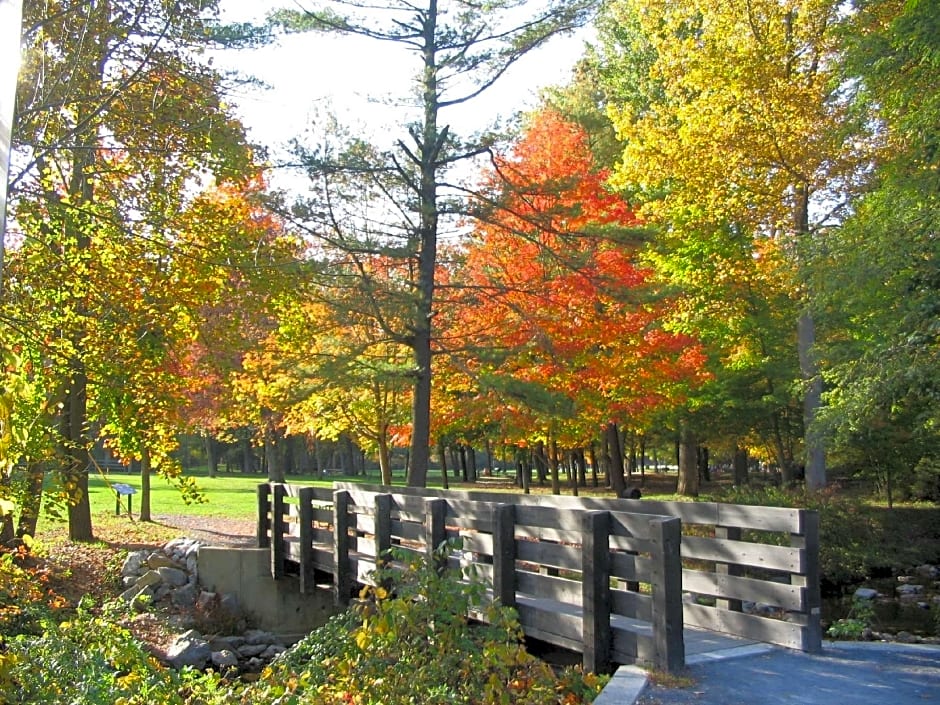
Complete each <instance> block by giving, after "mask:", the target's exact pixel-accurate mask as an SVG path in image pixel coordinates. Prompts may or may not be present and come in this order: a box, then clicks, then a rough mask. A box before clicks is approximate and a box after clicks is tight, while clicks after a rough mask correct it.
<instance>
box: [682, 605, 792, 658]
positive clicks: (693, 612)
mask: <svg viewBox="0 0 940 705" xmlns="http://www.w3.org/2000/svg"><path fill="white" fill-rule="evenodd" d="M682 612H683V616H684V618H685V623H686V625H691V626H694V627H702V628H704V629H711V630H712V631H716V632H722V633H724V634H734V635H735V636H740V637H743V638H745V639H753V640H754V641H763V642H766V643H768V644H777V645H779V646H785V647H787V648H789V649H801V648H802V645H803V636H802V632H803V629H804V628H803V627H802V626H800V625H799V624H793V623H792V622H785V621H783V620H781V619H769V618H766V617H759V616H757V615H751V614H744V613H743V612H732V611H730V610H725V609H720V608H717V607H707V606H705V605H697V604H693V603H690V602H686V603H684V604H683V605H682Z"/></svg>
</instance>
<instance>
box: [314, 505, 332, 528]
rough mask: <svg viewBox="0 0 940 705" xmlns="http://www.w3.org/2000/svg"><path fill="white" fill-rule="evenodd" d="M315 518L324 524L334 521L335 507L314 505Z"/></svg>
mask: <svg viewBox="0 0 940 705" xmlns="http://www.w3.org/2000/svg"><path fill="white" fill-rule="evenodd" d="M312 518H313V520H314V521H316V522H322V523H324V524H332V523H333V507H319V508H318V507H314V509H313V517H312Z"/></svg>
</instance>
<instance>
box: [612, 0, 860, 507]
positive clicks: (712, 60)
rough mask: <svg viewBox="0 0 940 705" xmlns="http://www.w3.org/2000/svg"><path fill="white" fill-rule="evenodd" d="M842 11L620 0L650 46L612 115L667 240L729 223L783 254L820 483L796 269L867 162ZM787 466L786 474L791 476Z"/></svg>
mask: <svg viewBox="0 0 940 705" xmlns="http://www.w3.org/2000/svg"><path fill="white" fill-rule="evenodd" d="M843 5H844V3H840V2H838V1H837V0H749V1H748V2H742V1H740V0H686V1H684V2H681V3H679V2H674V1H673V0H621V2H619V3H617V11H618V12H620V13H625V15H626V16H629V17H630V18H631V21H632V22H634V23H635V25H636V27H637V28H638V31H639V32H641V33H642V35H643V38H644V42H645V46H647V47H648V48H649V49H650V54H651V56H652V60H651V62H650V64H649V78H650V79H651V81H650V85H653V86H655V90H651V91H650V92H649V95H648V96H646V99H645V100H643V101H635V100H634V101H630V102H629V104H626V101H625V104H624V105H615V106H613V107H612V109H611V118H612V120H613V122H614V125H615V127H616V128H617V130H618V133H619V136H620V138H621V140H622V141H623V142H624V145H625V146H624V150H623V154H622V159H621V162H620V164H619V165H618V168H617V171H616V173H615V176H614V180H615V182H616V183H617V184H618V185H619V186H621V187H623V188H627V189H630V190H633V191H635V192H639V193H641V194H642V195H643V200H644V201H645V206H644V207H643V208H642V210H641V213H642V215H644V216H645V217H647V218H649V219H650V220H651V221H654V222H658V223H661V224H666V225H668V228H667V229H668V230H669V231H670V234H671V236H673V237H678V238H693V237H695V236H696V233H697V232H702V231H714V228H715V226H717V225H721V224H726V223H734V224H736V225H738V226H740V227H743V228H745V229H746V230H748V231H749V232H751V233H753V234H754V235H755V237H757V238H769V239H771V240H773V241H774V243H775V245H776V247H777V248H779V249H780V250H781V251H783V252H785V253H787V256H788V259H789V261H790V264H791V273H792V274H793V281H792V283H791V287H792V292H791V296H792V297H794V299H795V300H796V302H797V308H798V311H799V314H798V325H797V332H798V335H797V338H798V347H799V357H800V371H801V376H802V379H803V385H804V386H803V396H804V425H805V428H806V439H805V441H806V442H805V458H806V483H807V486H808V487H810V488H815V487H819V486H821V485H823V484H824V483H825V452H824V446H823V443H822V440H821V438H820V437H819V435H818V433H816V432H815V428H814V419H815V417H816V414H817V410H818V408H819V405H820V403H821V392H822V382H821V377H820V374H819V370H818V365H817V363H816V360H815V357H814V352H813V349H814V344H815V323H814V318H813V313H812V306H811V296H810V292H808V291H807V290H806V287H805V286H802V285H800V283H799V282H800V276H799V275H800V266H801V261H803V259H804V258H805V257H806V255H807V254H808V253H809V252H810V251H811V248H812V247H813V246H814V242H815V241H816V239H817V237H818V236H819V235H820V234H821V233H822V232H824V231H825V229H826V228H828V227H832V226H833V225H835V224H837V222H838V219H839V211H840V208H841V207H842V205H843V204H844V203H845V201H846V195H847V194H849V193H851V192H852V190H853V189H854V188H855V184H856V182H857V181H858V180H860V179H861V178H863V177H864V172H865V165H867V164H868V163H869V162H870V158H871V154H870V153H869V150H870V144H869V141H868V140H867V139H866V135H865V126H864V125H863V123H861V122H859V121H858V120H857V119H856V117H855V116H854V115H853V114H852V112H851V101H850V98H851V93H852V91H853V90H854V86H853V85H852V84H850V83H847V82H844V81H842V80H841V79H840V68H841V66H840V62H841V50H842V47H841V44H840V36H839V26H840V23H841V22H843V21H844V20H845V19H846V18H845V15H844V9H843ZM791 470H792V468H787V469H786V471H791Z"/></svg>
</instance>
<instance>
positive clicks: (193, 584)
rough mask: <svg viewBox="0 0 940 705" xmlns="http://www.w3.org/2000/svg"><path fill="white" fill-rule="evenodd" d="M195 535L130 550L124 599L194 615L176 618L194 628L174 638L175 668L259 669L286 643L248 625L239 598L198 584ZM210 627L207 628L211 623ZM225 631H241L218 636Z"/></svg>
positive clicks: (142, 607)
mask: <svg viewBox="0 0 940 705" xmlns="http://www.w3.org/2000/svg"><path fill="white" fill-rule="evenodd" d="M202 545H204V544H202V543H201V542H199V541H196V540H195V539H185V538H181V539H174V540H172V541H170V542H169V543H167V544H166V545H165V546H163V547H162V548H161V549H159V550H157V551H153V550H143V551H134V552H132V553H129V554H128V556H127V558H126V559H125V561H124V565H123V566H122V568H121V577H122V580H123V582H124V592H123V593H121V599H122V600H124V601H125V602H127V603H128V604H130V605H132V606H133V607H134V608H135V609H136V610H138V611H141V612H143V611H149V610H151V609H168V610H170V611H172V612H175V613H177V615H179V614H180V613H182V614H183V615H189V616H190V618H189V619H183V620H176V621H177V622H180V621H182V623H188V625H189V626H195V625H197V624H199V625H202V627H203V628H202V631H199V630H197V629H193V628H190V629H188V630H187V631H185V632H184V633H182V634H180V635H179V636H177V637H176V639H174V641H173V642H172V644H170V646H169V648H168V649H167V651H166V660H167V662H168V663H169V664H170V665H171V666H173V667H174V668H177V669H179V668H183V667H184V666H191V667H193V668H199V669H201V668H215V669H217V670H223V671H224V670H229V669H233V668H234V669H238V670H239V671H241V672H257V671H260V670H261V669H262V668H263V667H264V666H265V664H267V663H268V662H269V661H271V659H273V658H274V657H275V656H277V655H278V654H280V653H281V652H283V651H285V650H286V648H287V645H286V644H285V642H284V641H283V640H282V639H281V638H280V637H278V636H276V635H274V634H271V633H270V632H266V631H262V630H258V629H248V628H247V619H246V618H245V615H244V614H242V611H241V609H240V608H239V605H238V597H237V596H236V595H233V594H230V593H221V594H220V593H215V592H210V591H207V590H204V589H203V588H201V587H200V585H199V562H198V556H199V548H200V546H202ZM207 627H208V628H207ZM225 631H231V632H237V634H233V635H230V636H219V635H218V634H220V633H223V632H225Z"/></svg>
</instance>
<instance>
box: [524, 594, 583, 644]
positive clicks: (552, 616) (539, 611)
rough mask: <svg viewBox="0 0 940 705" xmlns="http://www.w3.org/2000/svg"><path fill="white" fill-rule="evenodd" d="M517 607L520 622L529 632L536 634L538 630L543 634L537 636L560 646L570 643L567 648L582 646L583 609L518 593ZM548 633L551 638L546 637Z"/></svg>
mask: <svg viewBox="0 0 940 705" xmlns="http://www.w3.org/2000/svg"><path fill="white" fill-rule="evenodd" d="M516 609H517V610H518V612H519V622H520V623H521V624H522V625H523V627H525V631H526V633H527V634H530V635H533V636H535V635H536V634H535V633H536V632H537V633H538V634H540V635H541V636H537V637H536V638H539V639H543V640H544V641H548V642H549V643H552V644H558V645H560V646H565V644H568V645H569V646H566V648H573V649H575V650H579V649H580V648H581V643H582V642H581V611H580V609H579V608H577V607H572V606H571V605H566V604H564V603H561V602H555V601H554V600H545V599H537V598H532V597H530V596H527V595H518V596H517V598H516ZM546 635H547V636H549V637H551V638H546ZM562 640H564V641H562Z"/></svg>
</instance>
